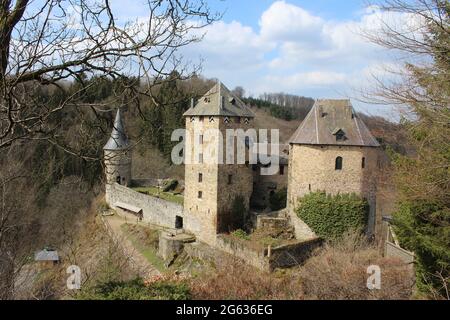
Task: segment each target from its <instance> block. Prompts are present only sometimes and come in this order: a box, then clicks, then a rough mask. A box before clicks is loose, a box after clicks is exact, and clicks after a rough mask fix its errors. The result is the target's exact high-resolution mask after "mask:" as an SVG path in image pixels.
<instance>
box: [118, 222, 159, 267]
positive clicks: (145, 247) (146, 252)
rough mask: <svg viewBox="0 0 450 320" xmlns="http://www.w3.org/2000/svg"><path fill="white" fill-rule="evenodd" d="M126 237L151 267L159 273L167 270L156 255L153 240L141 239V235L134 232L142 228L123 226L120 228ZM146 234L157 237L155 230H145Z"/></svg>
mask: <svg viewBox="0 0 450 320" xmlns="http://www.w3.org/2000/svg"><path fill="white" fill-rule="evenodd" d="M120 227H121V228H122V230H123V232H124V233H125V235H126V236H127V238H128V239H129V240H130V241H131V243H132V244H133V246H134V247H135V248H136V249H137V250H138V251H139V252H140V253H141V254H142V255H143V256H144V257H145V258H146V259H147V261H148V262H149V263H150V264H151V265H153V266H154V267H155V268H156V269H158V271H159V272H161V273H164V272H166V271H167V268H166V267H165V266H164V261H163V259H161V258H160V257H158V255H157V250H158V249H157V247H156V246H155V245H154V244H153V243H154V239H148V238H143V237H142V233H141V232H140V231H136V228H143V227H137V226H132V225H129V224H123V225H121V226H120ZM147 229H148V228H147ZM146 231H148V232H146V233H147V236H149V234H150V237H152V238H153V237H155V236H156V237H158V231H157V230H151V229H148V230H146Z"/></svg>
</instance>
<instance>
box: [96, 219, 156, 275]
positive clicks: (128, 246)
mask: <svg viewBox="0 0 450 320" xmlns="http://www.w3.org/2000/svg"><path fill="white" fill-rule="evenodd" d="M104 220H105V222H106V223H107V224H108V225H109V227H110V229H111V231H112V232H113V233H114V235H113V236H114V237H115V239H116V240H117V241H119V243H120V244H121V246H122V248H123V251H124V253H125V255H126V256H127V257H128V258H129V259H130V262H131V264H132V265H133V267H134V268H135V269H136V270H138V272H139V275H140V276H141V277H143V278H148V277H151V276H155V275H160V274H161V273H160V272H159V271H158V270H157V269H156V268H155V267H154V266H153V265H152V264H150V262H149V261H148V260H147V259H146V258H145V257H144V256H143V255H142V254H141V253H140V252H139V251H138V250H137V249H136V248H135V247H134V246H133V243H132V242H131V240H130V239H128V237H127V236H126V235H125V233H124V232H123V230H122V228H121V227H120V226H121V225H122V224H124V223H125V219H123V218H121V217H120V216H117V215H113V216H108V217H104ZM130 222H131V223H132V221H127V223H130Z"/></svg>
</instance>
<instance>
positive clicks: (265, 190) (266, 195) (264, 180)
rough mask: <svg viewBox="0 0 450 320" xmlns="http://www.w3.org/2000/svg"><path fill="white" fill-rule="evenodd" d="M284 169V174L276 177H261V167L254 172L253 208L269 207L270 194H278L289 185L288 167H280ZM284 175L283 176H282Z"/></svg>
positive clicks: (279, 173)
mask: <svg viewBox="0 0 450 320" xmlns="http://www.w3.org/2000/svg"><path fill="white" fill-rule="evenodd" d="M280 166H283V167H284V172H278V173H277V174H274V175H261V167H260V166H257V167H256V168H255V169H256V170H255V171H253V182H254V183H253V194H252V198H251V200H252V206H255V207H256V208H267V207H269V204H270V202H269V200H270V193H271V192H277V191H280V190H282V189H284V188H287V185H288V171H289V169H288V165H285V164H283V165H280ZM282 173H283V174H282Z"/></svg>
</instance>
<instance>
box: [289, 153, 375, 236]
mask: <svg viewBox="0 0 450 320" xmlns="http://www.w3.org/2000/svg"><path fill="white" fill-rule="evenodd" d="M338 156H340V157H342V158H343V165H342V170H335V161H336V158H337V157H338ZM363 157H364V158H365V167H364V168H362V159H363ZM377 167H378V150H377V149H376V148H365V147H353V146H312V145H311V146H304V145H293V146H292V145H291V146H290V153H289V174H288V186H289V187H288V210H289V213H290V217H291V221H292V223H293V224H294V226H295V225H296V224H300V223H299V222H298V221H296V220H297V219H298V217H297V216H296V215H295V213H294V210H295V207H296V205H297V200H298V198H300V197H302V196H304V195H305V194H308V193H310V192H314V191H325V192H327V193H329V194H338V193H356V194H359V195H361V196H363V197H365V198H366V199H367V200H368V202H369V205H370V214H369V233H372V232H373V229H374V224H375V207H376V201H375V200H376V198H375V194H376V188H375V180H374V179H375V177H376V172H377ZM297 222H298V223H297ZM296 233H299V232H297V230H296Z"/></svg>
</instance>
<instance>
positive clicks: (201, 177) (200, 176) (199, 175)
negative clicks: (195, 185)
mask: <svg viewBox="0 0 450 320" xmlns="http://www.w3.org/2000/svg"><path fill="white" fill-rule="evenodd" d="M198 182H203V173H199V174H198Z"/></svg>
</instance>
